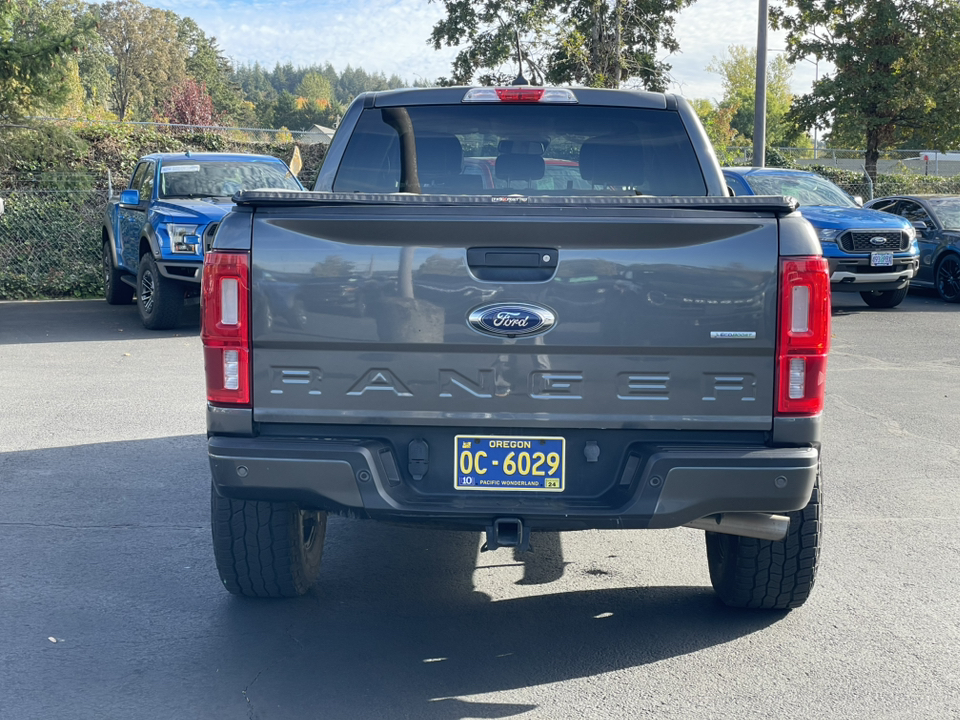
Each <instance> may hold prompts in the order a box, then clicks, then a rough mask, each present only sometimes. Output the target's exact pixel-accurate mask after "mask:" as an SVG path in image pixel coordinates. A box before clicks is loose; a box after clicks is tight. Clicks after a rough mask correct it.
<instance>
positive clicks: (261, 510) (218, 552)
mask: <svg viewBox="0 0 960 720" xmlns="http://www.w3.org/2000/svg"><path fill="white" fill-rule="evenodd" d="M210 526H211V529H212V531H213V554H214V557H215V558H216V561H217V571H218V572H219V573H220V580H221V582H223V586H224V587H225V588H226V589H227V590H229V591H230V592H231V593H233V594H234V595H244V596H246V597H261V598H280V597H297V596H299V595H303V594H304V593H306V592H307V591H308V590H309V589H310V588H311V587H312V586H313V585H314V584H315V583H316V581H317V575H318V574H319V572H320V559H321V558H322V557H323V540H324V537H325V535H326V532H327V514H326V513H325V512H321V511H318V510H314V511H310V510H301V509H300V508H299V507H297V505H295V504H294V503H274V502H261V501H256V500H233V499H230V498H225V497H220V496H219V495H217V491H216V489H214V488H213V487H212V485H211V492H210Z"/></svg>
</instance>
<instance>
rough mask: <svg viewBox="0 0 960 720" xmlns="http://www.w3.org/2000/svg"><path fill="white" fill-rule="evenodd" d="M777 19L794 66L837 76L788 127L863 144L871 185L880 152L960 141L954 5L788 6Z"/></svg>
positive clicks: (796, 2) (816, 1)
mask: <svg viewBox="0 0 960 720" xmlns="http://www.w3.org/2000/svg"><path fill="white" fill-rule="evenodd" d="M771 16H772V18H773V22H774V23H775V25H776V26H778V27H781V28H784V29H786V30H787V46H788V49H789V53H790V59H791V60H792V61H796V60H798V59H800V58H803V57H809V56H813V57H816V58H817V59H818V60H827V61H829V62H831V63H832V64H833V65H834V66H835V68H836V70H835V71H834V72H833V73H832V74H830V75H826V76H824V77H822V78H821V79H820V80H819V81H818V82H817V83H816V84H815V85H814V88H813V91H812V92H810V93H808V94H806V95H803V96H802V97H800V98H797V100H796V102H795V105H794V108H793V110H792V112H791V118H792V119H793V120H794V122H796V123H797V124H798V125H801V126H804V125H806V126H809V125H812V124H814V123H816V124H817V125H818V127H824V126H825V125H827V124H830V125H832V131H831V134H832V136H833V138H834V141H835V140H836V138H837V137H845V138H849V139H857V140H858V142H857V144H860V143H863V144H864V145H865V147H866V150H865V153H864V160H865V167H866V171H867V172H868V173H869V174H870V176H871V177H876V173H877V161H878V160H879V158H880V152H881V151H882V150H883V149H885V148H888V147H891V146H894V145H896V144H897V143H898V142H903V141H904V140H905V139H909V138H913V139H921V138H922V139H925V140H927V141H928V142H929V143H930V144H934V145H936V146H937V147H938V148H939V149H945V148H946V146H947V145H949V144H950V143H953V142H957V141H958V140H960V127H958V125H957V123H956V117H957V116H958V114H960V93H958V92H957V87H956V68H957V67H958V66H960V3H958V2H957V0H869V1H866V0H860V1H859V2H836V0H786V8H776V9H774V10H773V11H772V13H771Z"/></svg>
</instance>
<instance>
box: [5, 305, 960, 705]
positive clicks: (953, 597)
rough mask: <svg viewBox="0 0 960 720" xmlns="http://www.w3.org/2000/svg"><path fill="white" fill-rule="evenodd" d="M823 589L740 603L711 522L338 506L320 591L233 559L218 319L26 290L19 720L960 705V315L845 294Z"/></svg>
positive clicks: (19, 477)
mask: <svg viewBox="0 0 960 720" xmlns="http://www.w3.org/2000/svg"><path fill="white" fill-rule="evenodd" d="M834 301H835V306H834V326H833V332H834V346H833V352H832V356H831V360H830V374H829V380H828V388H827V411H826V415H825V420H824V423H825V433H824V436H825V441H824V472H825V491H824V492H825V495H824V497H825V507H826V510H825V515H826V525H825V540H824V548H823V556H822V563H821V570H820V575H819V577H818V583H817V588H816V590H815V592H814V595H813V597H812V599H811V600H810V601H809V602H808V603H807V605H806V606H804V607H803V608H801V609H800V610H796V611H793V612H791V613H786V614H784V613H765V612H743V611H733V610H728V609H726V608H724V607H722V606H721V605H720V604H719V603H718V602H717V601H716V599H715V597H714V595H713V592H712V590H711V589H710V583H709V578H708V576H707V568H706V559H705V552H704V548H703V538H702V533H699V532H697V531H694V530H689V529H677V530H670V531H648V532H640V531H637V532H634V531H630V532H584V533H568V534H562V535H557V534H544V535H540V536H535V537H534V546H535V549H536V552H535V553H534V554H533V555H517V556H515V555H514V554H513V553H512V552H511V551H509V550H499V551H497V552H495V553H484V554H480V553H479V547H480V536H479V535H478V534H476V535H475V534H455V533H446V532H437V531H419V530H414V529H408V528H397V527H388V526H382V525H378V524H374V523H365V522H360V521H351V520H345V519H339V518H337V519H334V520H332V521H331V523H330V527H329V530H328V535H327V547H326V554H325V557H324V562H323V567H322V570H321V575H320V582H319V583H318V585H317V587H316V588H315V590H314V591H313V592H312V593H311V594H310V595H308V596H307V597H305V598H302V599H299V600H292V601H281V602H269V601H250V600H243V599H239V598H235V597H232V596H230V595H228V594H227V593H226V592H225V591H224V590H223V589H222V588H221V587H220V586H219V581H218V579H217V576H216V570H215V569H214V566H213V557H212V551H211V548H210V538H209V534H210V533H209V510H208V493H209V473H208V467H207V460H206V453H205V437H204V433H205V427H204V417H203V397H204V383H203V376H202V359H201V349H200V341H199V333H198V330H197V313H196V309H195V308H194V309H193V312H191V313H187V314H185V317H184V319H183V322H182V323H181V325H180V327H179V328H178V329H176V330H171V331H164V332H150V331H146V330H144V329H143V328H142V326H141V325H140V321H139V319H138V317H137V314H136V311H135V309H134V308H133V307H110V306H107V305H106V304H105V303H103V302H102V301H77V302H45V303H0V491H2V496H0V718H3V719H4V720H6V718H11V719H17V720H20V719H29V718H41V717H43V718H49V717H70V718H97V719H98V720H100V719H103V718H246V717H250V718H314V717H316V718H325V719H326V718H331V719H335V718H436V719H437V720H455V719H459V718H505V717H515V716H518V717H524V718H566V717H584V718H637V717H647V716H650V717H658V718H662V717H667V718H670V717H676V718H688V717H716V718H726V717H736V718H769V717H783V718H790V717H799V716H805V717H817V716H823V717H832V718H848V717H849V718H900V717H910V718H921V717H930V718H940V717H956V716H960V663H958V661H957V658H958V657H960V306H949V305H945V304H944V303H942V302H941V301H940V300H939V299H937V298H936V297H935V296H934V295H933V294H921V293H911V294H910V296H909V297H908V298H907V299H906V301H905V302H904V303H903V304H902V305H901V306H900V307H898V308H896V309H894V310H871V309H869V308H867V307H866V306H865V305H863V303H862V302H861V301H860V298H859V296H857V295H851V296H843V295H835V296H834Z"/></svg>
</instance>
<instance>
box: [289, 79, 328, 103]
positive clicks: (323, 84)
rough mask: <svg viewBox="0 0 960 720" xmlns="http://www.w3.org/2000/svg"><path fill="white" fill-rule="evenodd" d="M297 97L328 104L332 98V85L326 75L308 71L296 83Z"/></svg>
mask: <svg viewBox="0 0 960 720" xmlns="http://www.w3.org/2000/svg"><path fill="white" fill-rule="evenodd" d="M296 94H297V96H298V97H302V98H305V99H307V100H313V101H316V102H322V103H327V104H329V103H330V102H331V101H332V100H333V87H332V86H331V85H330V81H329V80H327V78H326V77H324V76H323V75H321V74H320V73H317V72H313V71H311V72H308V73H306V74H305V75H304V76H303V80H301V81H300V84H299V85H297V92H296Z"/></svg>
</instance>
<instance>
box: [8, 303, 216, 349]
mask: <svg viewBox="0 0 960 720" xmlns="http://www.w3.org/2000/svg"><path fill="white" fill-rule="evenodd" d="M199 334H200V306H199V305H188V306H186V307H184V308H183V312H182V313H181V314H180V322H179V323H178V325H177V327H176V328H174V329H172V330H147V329H146V328H145V327H143V323H141V322H140V315H139V314H138V313H137V306H136V305H108V304H107V303H106V302H104V301H103V300H46V301H39V302H35V301H22V302H0V345H17V344H27V343H61V342H104V341H109V340H130V339H149V338H164V337H173V336H179V337H184V336H196V335H199Z"/></svg>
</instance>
